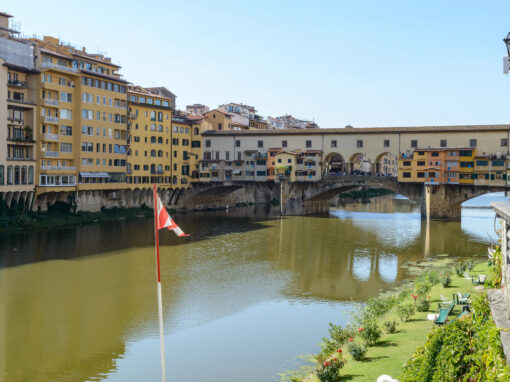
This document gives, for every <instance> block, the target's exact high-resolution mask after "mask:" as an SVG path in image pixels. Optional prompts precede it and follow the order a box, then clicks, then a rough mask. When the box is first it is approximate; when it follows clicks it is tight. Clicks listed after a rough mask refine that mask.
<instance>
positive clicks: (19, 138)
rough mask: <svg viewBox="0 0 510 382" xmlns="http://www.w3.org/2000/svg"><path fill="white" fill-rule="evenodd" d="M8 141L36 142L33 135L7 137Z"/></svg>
mask: <svg viewBox="0 0 510 382" xmlns="http://www.w3.org/2000/svg"><path fill="white" fill-rule="evenodd" d="M7 140H8V141H11V142H21V143H35V140H34V139H33V138H32V137H30V138H29V137H7Z"/></svg>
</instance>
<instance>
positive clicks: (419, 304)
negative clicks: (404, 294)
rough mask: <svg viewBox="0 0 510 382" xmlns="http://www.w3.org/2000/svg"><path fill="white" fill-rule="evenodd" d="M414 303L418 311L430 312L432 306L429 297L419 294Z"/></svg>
mask: <svg viewBox="0 0 510 382" xmlns="http://www.w3.org/2000/svg"><path fill="white" fill-rule="evenodd" d="M414 305H415V307H416V310H417V311H418V312H428V310H429V308H430V300H429V299H428V298H427V297H424V296H419V297H418V298H417V299H416V300H414Z"/></svg>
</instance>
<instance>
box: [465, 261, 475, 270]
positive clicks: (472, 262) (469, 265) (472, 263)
mask: <svg viewBox="0 0 510 382" xmlns="http://www.w3.org/2000/svg"><path fill="white" fill-rule="evenodd" d="M474 267H475V262H474V261H473V260H471V259H469V260H468V261H467V263H466V268H467V269H468V270H469V271H470V272H471V271H472V270H473V268H474Z"/></svg>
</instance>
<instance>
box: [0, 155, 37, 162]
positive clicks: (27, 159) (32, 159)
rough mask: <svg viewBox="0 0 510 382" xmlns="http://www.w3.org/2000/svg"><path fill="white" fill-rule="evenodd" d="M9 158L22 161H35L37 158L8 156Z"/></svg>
mask: <svg viewBox="0 0 510 382" xmlns="http://www.w3.org/2000/svg"><path fill="white" fill-rule="evenodd" d="M7 160H9V161H21V162H33V161H35V159H34V158H32V157H23V158H16V157H10V156H8V157H7Z"/></svg>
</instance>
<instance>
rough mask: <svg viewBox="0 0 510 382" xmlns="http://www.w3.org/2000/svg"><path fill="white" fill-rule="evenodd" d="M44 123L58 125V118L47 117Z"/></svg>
mask: <svg viewBox="0 0 510 382" xmlns="http://www.w3.org/2000/svg"><path fill="white" fill-rule="evenodd" d="M44 122H46V123H58V117H49V116H47V115H46V116H45V117H44Z"/></svg>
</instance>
